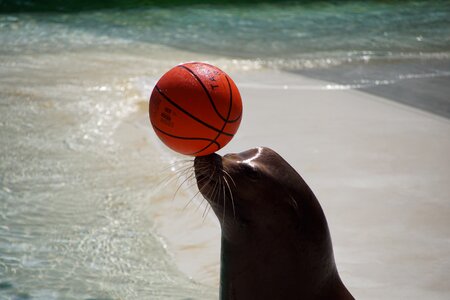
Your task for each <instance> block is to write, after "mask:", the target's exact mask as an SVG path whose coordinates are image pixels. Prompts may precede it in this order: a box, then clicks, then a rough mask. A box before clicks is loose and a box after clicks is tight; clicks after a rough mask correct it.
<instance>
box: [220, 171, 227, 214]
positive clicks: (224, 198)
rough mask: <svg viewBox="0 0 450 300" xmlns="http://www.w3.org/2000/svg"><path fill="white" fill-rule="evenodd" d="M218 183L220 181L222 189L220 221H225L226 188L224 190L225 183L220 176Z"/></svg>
mask: <svg viewBox="0 0 450 300" xmlns="http://www.w3.org/2000/svg"><path fill="white" fill-rule="evenodd" d="M219 180H220V183H221V189H222V190H223V215H222V223H223V222H225V211H226V205H227V197H226V190H225V184H223V183H222V178H221V177H219Z"/></svg>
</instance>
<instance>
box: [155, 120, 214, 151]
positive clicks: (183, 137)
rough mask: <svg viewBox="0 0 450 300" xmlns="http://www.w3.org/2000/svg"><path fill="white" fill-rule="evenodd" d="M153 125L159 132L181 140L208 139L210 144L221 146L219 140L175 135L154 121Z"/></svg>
mask: <svg viewBox="0 0 450 300" xmlns="http://www.w3.org/2000/svg"><path fill="white" fill-rule="evenodd" d="M152 126H153V128H155V129H156V130H158V131H159V132H161V133H163V134H165V135H167V136H170V137H173V138H177V139H181V140H200V141H208V142H210V143H209V145H212V144H216V146H217V147H218V148H219V149H220V148H221V146H220V144H219V142H217V141H215V140H212V139H207V138H201V137H187V136H179V135H174V134H170V133H168V132H166V131H164V130H162V129H161V128H159V127H158V126H156V125H155V124H153V123H152ZM209 145H208V146H209Z"/></svg>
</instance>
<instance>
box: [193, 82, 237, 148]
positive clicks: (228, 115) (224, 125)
mask: <svg viewBox="0 0 450 300" xmlns="http://www.w3.org/2000/svg"><path fill="white" fill-rule="evenodd" d="M225 79H226V80H227V82H228V87H229V88H230V101H229V106H228V114H227V119H228V118H229V117H230V114H231V107H232V106H233V92H232V90H231V84H230V80H229V79H228V76H226V75H225ZM226 126H227V121H225V122H224V123H223V125H222V129H221V130H220V131H221V132H219V133H218V134H217V136H216V137H215V138H214V141H211V142H210V143H209V144H208V145H207V146H206V147H204V148H203V149H200V150H198V151H197V152H194V153H191V154H190V155H195V154H197V153H200V152H202V151H203V150H206V149H208V147H209V146H211V145H212V143H213V142H215V141H216V140H217V139H218V138H219V136H220V135H221V133H222V132H223V130H224V129H225V127H226ZM219 149H220V148H219ZM219 149H217V150H219Z"/></svg>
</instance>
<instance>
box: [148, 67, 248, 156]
mask: <svg viewBox="0 0 450 300" xmlns="http://www.w3.org/2000/svg"><path fill="white" fill-rule="evenodd" d="M149 114H150V122H151V124H152V126H153V129H154V130H155V132H156V134H157V135H158V137H159V138H160V139H161V141H163V142H164V144H166V145H167V146H168V147H169V148H171V149H172V150H174V151H177V152H179V153H181V154H186V155H194V156H202V155H207V154H210V153H213V152H216V151H217V150H219V149H220V148H222V147H223V146H225V145H226V144H228V142H229V141H230V140H231V139H232V138H233V136H234V134H235V133H236V131H237V130H238V128H239V124H240V123H241V117H242V101H241V96H240V94H239V90H238V88H237V87H236V85H235V84H234V82H233V80H231V78H230V77H229V76H228V75H227V74H225V72H223V71H222V70H220V69H219V68H217V67H214V66H212V65H208V64H205V63H199V62H192V63H185V64H181V65H178V66H176V67H174V68H172V69H171V70H169V71H168V72H167V73H166V74H164V75H163V76H162V77H161V79H159V81H158V83H157V84H156V86H155V88H154V89H153V92H152V95H151V96H150V104H149Z"/></svg>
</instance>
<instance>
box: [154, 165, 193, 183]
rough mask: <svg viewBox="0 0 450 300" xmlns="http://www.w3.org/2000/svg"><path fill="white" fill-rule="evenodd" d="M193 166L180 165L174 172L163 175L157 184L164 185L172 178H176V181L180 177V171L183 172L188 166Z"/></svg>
mask: <svg viewBox="0 0 450 300" xmlns="http://www.w3.org/2000/svg"><path fill="white" fill-rule="evenodd" d="M192 167H193V166H184V167H181V168H180V169H179V170H176V171H175V172H174V173H170V174H169V175H167V176H165V177H164V178H163V179H162V180H161V181H160V182H159V183H158V185H163V184H164V185H163V186H164V187H166V186H167V185H168V184H169V183H171V182H172V181H173V180H174V179H176V180H177V181H178V180H179V178H180V175H181V173H182V172H185V171H186V170H189V169H190V168H192Z"/></svg>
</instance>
